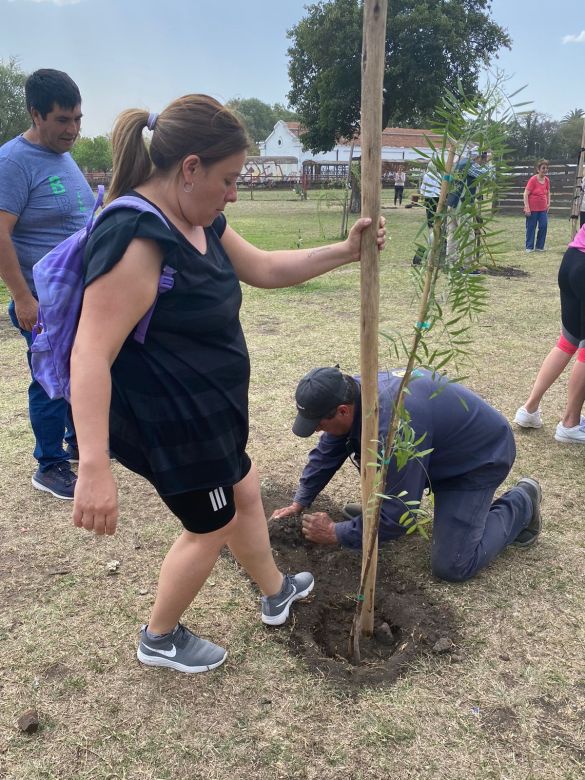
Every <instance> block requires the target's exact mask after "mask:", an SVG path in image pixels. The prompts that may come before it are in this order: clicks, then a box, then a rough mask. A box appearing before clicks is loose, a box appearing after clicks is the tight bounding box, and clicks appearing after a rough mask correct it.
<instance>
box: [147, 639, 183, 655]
mask: <svg viewBox="0 0 585 780" xmlns="http://www.w3.org/2000/svg"><path fill="white" fill-rule="evenodd" d="M142 644H143V646H144V647H146V649H147V650H150V651H151V652H152V653H160V654H161V655H166V656H168V657H169V658H174V657H175V656H176V655H177V648H176V647H175V646H174V645H173V649H172V650H157V648H155V647H149V646H148V645H147V644H146V642H143V643H142Z"/></svg>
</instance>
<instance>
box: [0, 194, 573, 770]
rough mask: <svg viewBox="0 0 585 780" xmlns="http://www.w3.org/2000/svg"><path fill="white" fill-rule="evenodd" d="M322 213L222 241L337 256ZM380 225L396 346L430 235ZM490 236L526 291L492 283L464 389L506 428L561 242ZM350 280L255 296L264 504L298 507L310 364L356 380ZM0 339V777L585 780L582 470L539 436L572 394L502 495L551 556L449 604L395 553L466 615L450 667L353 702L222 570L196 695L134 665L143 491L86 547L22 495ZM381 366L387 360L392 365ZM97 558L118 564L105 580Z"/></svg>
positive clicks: (332, 225) (130, 480)
mask: <svg viewBox="0 0 585 780" xmlns="http://www.w3.org/2000/svg"><path fill="white" fill-rule="evenodd" d="M321 206H322V208H321V217H320V221H321V228H320V227H319V221H318V220H317V219H316V217H315V203H314V202H311V201H309V202H308V203H301V202H296V201H294V200H293V199H290V200H284V199H283V200H281V201H263V200H260V199H257V200H255V201H254V202H253V203H250V202H249V201H246V200H244V201H242V202H240V203H239V204H238V205H237V206H236V207H235V208H234V209H233V212H232V217H231V221H232V224H234V225H235V226H236V227H237V228H239V229H240V230H241V232H242V233H243V234H244V235H246V236H247V237H249V238H250V239H251V240H254V241H257V242H259V243H262V244H263V245H264V246H267V247H271V246H295V245H296V244H295V242H297V241H298V239H299V230H300V231H301V239H302V241H303V243H304V245H310V244H312V243H315V242H319V241H325V240H332V238H333V237H334V236H335V232H336V230H337V225H338V223H339V214H338V210H337V208H335V207H333V208H327V205H326V204H325V203H323V204H321ZM386 213H387V215H388V216H389V217H390V233H391V235H392V240H391V242H390V247H389V249H388V250H387V251H386V252H385V254H384V256H383V258H382V260H381V269H382V283H383V300H382V312H383V315H382V316H383V318H384V320H385V321H386V322H387V323H388V324H391V325H392V327H395V328H397V329H399V330H402V331H403V332H405V331H406V329H407V328H408V327H409V325H410V324H411V323H412V321H413V320H414V318H415V316H416V315H415V312H414V310H413V307H412V292H411V291H412V285H411V282H410V267H409V260H410V257H411V255H412V245H411V242H412V238H413V236H414V234H415V233H416V229H417V226H418V224H419V221H420V219H421V213H420V212H419V211H416V212H415V211H414V210H412V211H406V210H400V211H393V210H388V211H387V212H386ZM501 226H502V227H503V229H504V230H505V237H506V240H507V245H506V252H505V254H504V255H503V256H502V257H501V259H500V262H501V263H502V264H504V265H513V266H517V267H520V268H522V269H524V270H526V271H528V273H529V276H527V277H525V278H517V279H516V278H515V279H506V278H502V277H497V278H496V277H489V278H488V279H487V282H486V283H487V286H488V288H489V290H490V309H489V312H488V313H487V314H486V315H485V316H484V317H483V318H482V319H481V321H480V322H479V323H478V324H477V325H476V326H475V328H474V335H475V346H474V354H473V365H472V366H471V367H470V369H469V371H468V373H469V379H468V383H469V384H470V386H472V387H473V388H474V389H475V390H476V391H478V392H479V393H480V394H482V395H483V396H484V397H486V398H487V399H488V400H489V401H490V402H491V403H493V404H494V405H495V406H496V407H498V408H499V409H501V410H502V412H503V413H504V414H506V415H507V416H511V415H512V414H513V413H514V410H515V408H516V407H517V406H518V405H519V404H520V403H521V402H522V401H523V400H524V398H525V396H526V395H527V392H528V389H529V386H530V384H531V382H532V379H533V378H534V376H535V373H536V370H537V368H538V366H539V365H540V361H541V359H542V357H543V356H544V354H545V353H546V352H547V350H548V349H549V348H550V346H551V345H552V343H553V341H554V339H555V337H556V333H557V328H558V318H559V316H558V294H557V289H556V270H557V267H558V262H559V259H560V256H561V253H562V251H563V250H564V248H565V246H566V243H567V238H568V236H567V233H568V228H567V223H566V222H565V221H560V220H559V221H555V222H553V225H552V228H551V232H550V237H549V240H548V246H547V249H548V251H547V253H545V254H542V255H538V256H535V255H529V256H527V255H525V254H524V252H523V249H522V246H523V242H522V233H523V224H522V220H521V219H520V218H507V219H502V220H501ZM358 280H359V272H358V271H357V270H355V269H343V270H339V271H337V272H335V273H333V274H331V275H330V276H329V277H328V278H327V279H323V280H317V281H316V282H313V283H309V284H307V285H305V286H303V287H301V288H299V289H295V290H290V291H274V292H264V291H259V290H251V289H246V290H245V296H244V309H243V321H244V326H245V329H246V332H247V336H248V342H249V347H250V352H251V357H252V392H251V418H252V425H251V441H250V452H251V454H252V456H253V458H254V459H255V460H256V462H257V464H258V466H259V468H260V472H261V474H262V475H263V478H264V480H265V485H266V486H267V487H269V488H271V489H278V490H285V491H286V490H289V489H290V490H291V491H292V490H293V488H294V485H295V481H296V478H297V476H298V473H299V471H300V469H301V467H302V464H303V462H304V456H305V454H306V451H307V442H304V441H301V440H300V439H295V438H294V437H293V436H292V434H291V433H290V424H291V421H292V418H293V408H292V403H291V399H292V394H293V390H294V387H295V384H296V382H297V380H298V378H299V377H300V376H301V375H302V374H303V373H304V372H305V371H306V370H307V369H308V368H310V367H312V366H315V365H319V364H331V363H334V362H340V363H341V365H342V367H343V368H345V369H347V370H349V371H354V370H357V368H358V365H359V364H358V343H359V338H358V328H359V317H358V311H359V292H358ZM0 326H1V327H0V366H1V369H0V370H1V372H2V379H3V383H2V388H3V390H2V394H1V395H0V418H1V421H2V425H1V427H0V437H1V445H2V452H3V453H4V459H3V468H2V472H1V475H0V492H1V495H2V513H1V516H0V533H1V538H2V545H1V554H0V599H1V603H2V612H1V615H0V777H1V778H10V780H40V779H41V778H43V779H47V780H48V779H49V778H59V780H61V779H63V780H78V779H79V780H86V778H87V780H89V778H92V779H93V778H97V779H99V780H106V778H109V779H110V780H114V779H116V780H121V779H122V778H127V779H128V780H159V779H160V780H162V779H163V778H165V779H166V778H177V777H184V778H209V780H225V779H227V778H229V779H230V780H236V779H238V780H239V778H242V779H243V778H246V779H250V778H262V779H263V778H274V779H276V778H287V779H288V778H295V779H296V778H298V780H301V778H302V779H303V780H310V779H311V780H313V779H314V780H334V779H335V780H336V779H337V778H341V777H344V778H349V779H350V780H361V779H362V778H363V780H366V778H367V779H368V780H370V779H378V778H379V779H380V780H382V779H383V778H387V777H395V778H399V779H400V780H406V779H410V778H412V779H413V780H414V779H416V780H427V778H428V779H429V780H430V779H431V778H432V779H433V780H485V779H486V778H494V779H495V778H497V779H498V780H504V779H506V780H528V779H529V778H530V779H531V780H541V779H542V778H545V779H546V780H561V779H562V780H577V779H578V778H582V777H583V771H584V769H585V741H584V730H585V725H584V724H585V721H584V715H585V664H584V660H583V646H584V642H585V629H584V621H583V599H584V595H585V594H584V587H583V573H584V566H583V557H584V556H583V554H584V551H585V535H584V522H583V510H582V498H581V495H580V489H581V482H582V475H583V466H584V460H585V451H584V450H583V449H582V448H580V447H578V446H571V445H561V444H557V443H556V442H555V441H554V440H553V438H552V434H553V431H554V425H555V423H556V421H557V419H558V416H559V414H560V412H561V410H562V406H563V398H564V393H565V389H566V378H565V377H563V378H562V379H561V380H560V381H559V382H558V384H557V385H556V386H555V387H554V388H552V389H551V391H550V393H549V395H548V397H547V398H546V400H545V405H544V412H545V423H546V424H545V427H544V429H543V430H541V431H533V432H529V433H520V434H519V435H518V437H517V442H518V459H517V463H516V465H515V467H514V471H513V474H512V476H511V481H513V480H515V479H517V478H518V477H520V476H522V475H524V474H532V475H534V476H536V477H538V478H539V479H540V480H541V482H542V485H543V492H544V496H545V504H544V519H545V523H546V530H545V532H544V534H543V538H542V541H541V543H540V544H539V545H538V546H537V547H536V548H535V549H533V550H531V551H528V552H520V551H510V552H506V553H505V554H504V555H502V556H501V558H500V559H498V560H497V561H496V562H495V563H494V565H492V566H491V567H490V568H489V569H488V570H487V571H485V572H483V573H482V574H481V575H480V576H479V577H477V578H476V579H475V580H473V581H471V582H468V583H466V584H463V585H449V584H446V583H440V582H435V581H433V580H432V578H431V577H430V574H429V568H428V549H427V547H426V544H425V543H424V542H422V541H420V540H413V541H412V543H407V544H403V545H401V547H400V551H399V552H398V553H396V554H395V555H394V556H393V560H394V561H395V562H396V566H397V567H399V568H400V570H401V572H403V573H405V574H407V575H408V576H409V577H410V578H411V579H413V580H415V581H417V582H419V583H422V584H424V586H425V587H426V588H427V589H428V591H429V595H430V596H435V597H440V598H441V599H442V600H443V601H446V602H447V603H449V604H450V606H451V608H452V609H453V610H454V611H455V613H456V614H457V615H458V617H459V621H460V631H461V635H462V637H463V641H462V651H461V659H460V661H459V662H458V663H454V662H450V661H448V660H444V659H443V658H442V657H439V658H436V657H435V658H428V659H423V660H422V661H420V662H418V663H417V664H416V665H415V666H414V667H413V668H412V669H411V670H410V673H409V674H408V675H407V676H406V677H405V678H403V679H402V680H400V681H399V682H398V684H396V685H395V686H394V687H392V688H384V689H363V690H362V691H361V693H360V694H359V695H358V696H357V697H355V698H353V699H349V698H347V696H345V695H344V694H343V693H342V692H341V691H339V690H336V689H335V688H334V687H333V686H332V685H330V684H329V683H328V682H326V681H324V680H320V679H315V678H314V677H313V676H311V675H310V674H309V673H308V671H307V670H306V669H305V668H304V667H303V664H302V662H301V661H299V660H298V659H296V658H294V657H292V656H290V655H289V654H288V652H287V650H286V648H285V647H284V645H282V644H280V643H277V642H275V641H274V639H273V638H272V637H271V634H270V631H268V630H265V629H264V628H263V627H262V626H261V624H260V622H259V620H258V601H257V594H256V593H255V592H254V590H253V587H252V586H251V585H250V584H249V583H248V582H247V580H245V579H244V578H243V577H242V576H241V574H240V572H239V571H238V570H237V567H236V566H235V564H233V563H232V562H231V560H230V559H229V558H222V559H221V561H220V563H219V565H218V567H217V568H216V570H215V571H214V573H213V575H212V577H211V579H210V581H209V582H208V584H207V585H206V588H205V590H204V592H203V593H202V594H201V595H200V597H199V598H198V599H197V602H196V605H195V606H194V607H192V608H191V609H190V610H189V613H188V615H187V616H186V622H187V623H188V624H191V625H196V626H197V628H198V630H199V631H200V632H201V633H202V634H203V635H205V636H209V637H212V638H214V639H215V640H217V641H221V642H222V643H224V644H225V646H227V647H228V648H229V653H230V655H229V658H228V661H227V663H226V664H225V666H224V667H222V668H221V669H220V670H218V671H217V672H215V673H211V674H208V675H195V676H186V675H179V674H175V673H173V672H169V671H168V670H154V669H144V668H141V667H140V666H139V665H138V663H137V661H136V660H135V655H134V653H135V641H136V637H137V629H138V626H139V624H140V622H141V621H143V620H144V619H145V618H146V616H147V615H148V610H149V606H150V604H151V602H152V599H153V593H154V590H155V587H156V579H157V573H158V566H159V563H160V560H161V558H162V556H163V554H164V552H165V550H166V549H167V547H168V546H169V544H170V542H171V540H172V539H173V538H174V537H175V535H176V534H177V525H176V523H175V522H174V521H173V519H172V517H171V516H170V515H169V513H168V512H167V510H166V509H165V508H164V507H162V506H161V504H160V502H159V501H158V499H157V497H156V496H155V495H154V493H153V491H152V490H151V488H150V487H149V486H148V485H145V484H144V483H143V482H142V481H141V480H139V479H138V478H135V477H134V476H133V475H131V474H128V473H126V472H123V471H122V470H121V469H120V468H119V467H116V473H117V476H118V477H119V481H120V489H121V490H120V492H121V497H122V521H121V523H120V531H119V533H118V534H117V535H116V537H114V538H112V539H94V538H92V537H90V536H89V535H85V534H83V533H80V532H79V531H76V530H75V529H74V528H73V527H72V526H71V524H70V520H69V511H70V507H69V506H68V505H67V506H65V505H64V504H63V503H61V502H58V501H56V500H52V499H51V498H49V497H47V496H45V495H43V494H40V493H38V492H37V491H35V490H34V489H33V488H32V486H31V485H30V474H31V471H32V469H33V461H32V458H31V454H30V453H31V450H32V437H31V434H30V431H29V426H28V418H27V413H26V409H25V392H26V385H27V378H26V372H25V368H24V355H23V351H22V344H21V340H20V337H19V336H18V334H16V332H14V331H13V330H12V329H11V326H10V324H9V323H8V322H7V320H6V317H5V315H2V321H1V323H0ZM381 359H382V362H383V363H384V364H385V365H388V363H389V362H392V361H391V358H389V357H388V354H387V350H386V349H385V347H383V349H382V358H381ZM357 490H358V483H357V476H356V475H355V474H354V470H353V469H350V468H349V467H348V468H347V469H346V470H345V471H344V472H343V473H342V474H340V475H338V476H337V477H336V479H335V481H334V482H333V483H332V484H331V486H330V488H329V490H328V495H329V497H331V498H332V499H333V500H335V501H336V502H341V501H343V500H345V499H348V498H354V497H355V496H356V493H357ZM111 559H117V560H119V561H120V568H119V572H118V574H116V575H113V576H109V575H108V574H107V570H106V564H107V562H108V561H110V560H111ZM380 576H381V577H383V576H384V571H383V568H382V569H381V571H380ZM356 584H357V583H356ZM317 587H318V585H317ZM33 706H34V707H36V708H37V709H38V711H39V713H40V717H41V729H40V730H39V732H38V733H37V734H36V735H33V736H30V737H29V736H25V735H22V734H20V733H18V731H17V729H16V727H15V723H16V719H17V718H18V716H19V715H20V713H21V712H22V711H23V710H25V709H26V708H28V707H33Z"/></svg>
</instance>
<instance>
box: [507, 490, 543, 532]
mask: <svg viewBox="0 0 585 780" xmlns="http://www.w3.org/2000/svg"><path fill="white" fill-rule="evenodd" d="M516 487H519V488H520V489H521V490H523V491H524V492H525V493H526V494H527V495H528V497H529V498H530V501H531V503H532V517H531V518H530V522H529V523H528V525H527V526H526V528H524V529H522V531H520V533H519V534H518V536H517V537H516V538H515V539H514V541H513V542H512V544H513V545H514V546H515V547H530V546H531V545H533V544H534V542H535V541H536V539H537V538H538V535H539V534H540V531H541V529H542V516H541V514H540V505H541V504H542V488H541V487H540V485H539V483H538V482H537V481H536V480H535V479H532V478H531V477H524V479H521V480H519V481H518V482H517V483H516Z"/></svg>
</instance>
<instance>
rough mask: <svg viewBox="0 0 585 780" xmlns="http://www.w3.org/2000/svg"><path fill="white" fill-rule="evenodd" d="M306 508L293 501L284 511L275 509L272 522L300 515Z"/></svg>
mask: <svg viewBox="0 0 585 780" xmlns="http://www.w3.org/2000/svg"><path fill="white" fill-rule="evenodd" d="M304 508H305V507H304V506H303V505H302V504H299V503H298V502H297V501H293V502H292V504H291V505H290V506H285V507H283V508H282V509H275V510H274V512H273V513H272V517H271V518H270V519H271V520H283V519H284V518H285V517H294V516H295V515H300V514H301V512H302V511H303V509H304Z"/></svg>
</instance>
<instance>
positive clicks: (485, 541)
mask: <svg viewBox="0 0 585 780" xmlns="http://www.w3.org/2000/svg"><path fill="white" fill-rule="evenodd" d="M494 492H495V489H494V488H486V489H484V490H443V491H438V492H436V493H435V518H434V521H433V538H432V546H431V563H432V569H433V574H434V575H435V576H437V577H440V578H441V579H442V580H448V581H450V582H463V581H464V580H467V579H469V578H470V577H473V575H474V574H476V573H477V572H478V571H479V570H480V569H483V568H484V566H487V565H488V563H490V562H491V561H493V560H494V558H495V557H496V556H497V555H499V553H501V551H502V550H503V549H504V548H505V547H507V546H508V545H509V544H510V543H511V542H513V541H514V539H515V538H516V537H517V536H518V534H519V533H520V531H522V530H523V529H524V528H526V526H527V525H528V524H529V523H530V520H531V518H532V502H531V500H530V498H529V496H528V494H527V493H525V492H524V491H523V490H522V489H521V488H517V487H514V488H512V489H511V490H508V492H507V493H504V494H503V495H502V496H500V498H498V499H497V500H496V501H494V500H493V498H494Z"/></svg>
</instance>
